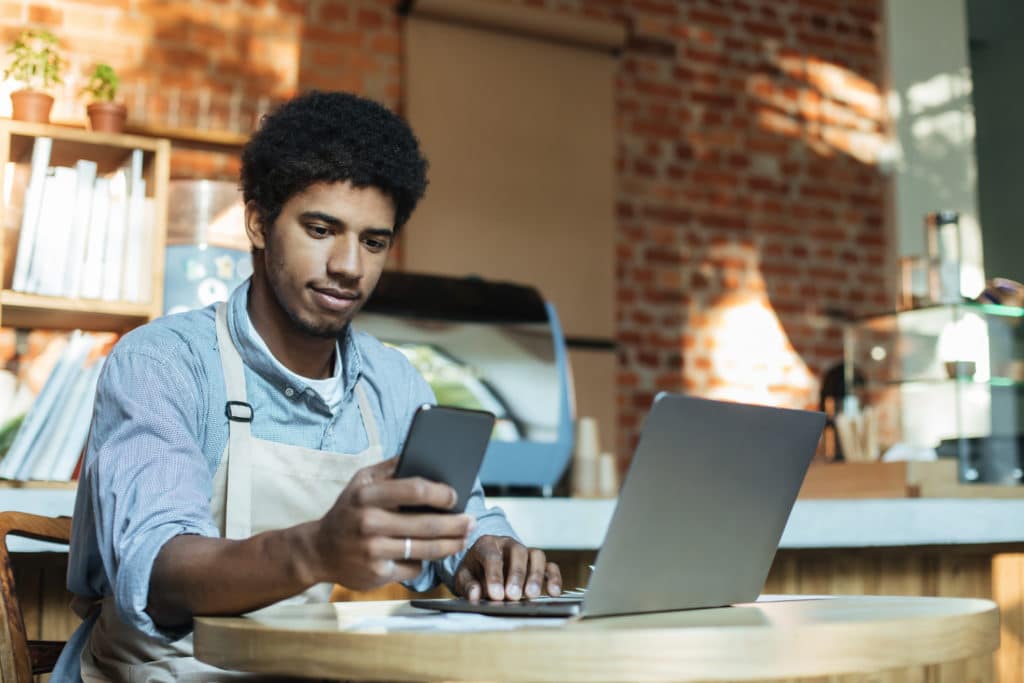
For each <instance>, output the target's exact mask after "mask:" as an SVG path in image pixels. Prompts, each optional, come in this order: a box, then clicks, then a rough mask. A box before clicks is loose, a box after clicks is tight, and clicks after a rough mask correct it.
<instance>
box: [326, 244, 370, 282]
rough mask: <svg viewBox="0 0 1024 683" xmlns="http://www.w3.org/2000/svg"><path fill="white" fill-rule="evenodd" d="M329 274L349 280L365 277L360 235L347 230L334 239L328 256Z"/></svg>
mask: <svg viewBox="0 0 1024 683" xmlns="http://www.w3.org/2000/svg"><path fill="white" fill-rule="evenodd" d="M327 274H328V275H329V276H331V277H332V278H337V279H340V280H345V281H349V282H351V281H358V280H359V279H361V278H362V277H363V250H362V249H361V245H360V243H359V236H358V235H353V234H350V233H348V232H346V233H343V234H341V235H338V236H337V237H336V238H335V239H334V240H333V244H332V245H331V252H330V254H329V255H328V258H327Z"/></svg>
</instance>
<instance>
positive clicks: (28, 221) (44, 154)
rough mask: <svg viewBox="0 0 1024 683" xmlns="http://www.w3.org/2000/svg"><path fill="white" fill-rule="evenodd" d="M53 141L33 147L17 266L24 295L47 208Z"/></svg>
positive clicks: (16, 275) (16, 277)
mask: <svg viewBox="0 0 1024 683" xmlns="http://www.w3.org/2000/svg"><path fill="white" fill-rule="evenodd" d="M52 148H53V140H52V139H51V138H47V137H38V138H36V140H35V143H34V144H33V145H32V164H31V168H32V170H31V173H30V175H29V181H28V189H27V190H26V191H25V203H24V206H23V209H22V216H21V234H20V235H19V236H18V253H17V256H16V257H15V262H14V278H13V280H14V281H13V284H12V288H13V289H15V290H17V291H19V292H24V291H25V288H26V286H27V285H28V271H29V268H30V267H31V265H32V254H33V251H34V250H35V239H36V228H37V227H38V225H39V212H40V210H41V209H42V205H43V185H44V183H45V181H46V173H47V169H48V168H49V166H50V151H51V149H52Z"/></svg>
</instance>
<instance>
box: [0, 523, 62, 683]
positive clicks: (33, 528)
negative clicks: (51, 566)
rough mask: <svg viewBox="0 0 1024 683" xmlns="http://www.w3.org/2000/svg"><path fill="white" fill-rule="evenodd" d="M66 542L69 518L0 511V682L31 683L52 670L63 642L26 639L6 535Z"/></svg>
mask: <svg viewBox="0 0 1024 683" xmlns="http://www.w3.org/2000/svg"><path fill="white" fill-rule="evenodd" d="M8 535H12V536H22V537H24V538H31V539H34V540H37V541H52V542H56V543H68V542H69V541H70V540H71V518H70V517H43V516H41V515H33V514H29V513H26V512H0V681H2V682H3V683H31V681H32V676H33V675H34V674H40V673H47V672H49V671H52V670H53V667H54V664H56V662H57V657H58V656H59V655H60V651H61V649H63V647H64V643H62V642H59V641H43V640H29V639H28V634H27V633H26V632H25V620H24V618H23V617H22V614H21V606H20V605H19V604H18V595H17V593H16V592H15V588H14V567H13V566H12V564H11V557H10V553H9V552H8V550H7V536H8Z"/></svg>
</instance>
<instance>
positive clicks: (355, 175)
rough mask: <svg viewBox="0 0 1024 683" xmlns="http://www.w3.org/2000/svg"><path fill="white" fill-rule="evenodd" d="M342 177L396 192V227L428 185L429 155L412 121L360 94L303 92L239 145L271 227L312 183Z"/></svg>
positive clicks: (247, 181)
mask: <svg viewBox="0 0 1024 683" xmlns="http://www.w3.org/2000/svg"><path fill="white" fill-rule="evenodd" d="M345 181H350V182H351V183H352V184H353V185H355V186H356V187H375V188H377V189H379V190H381V191H382V192H383V193H384V194H386V195H387V196H388V197H390V198H391V200H392V201H393V202H394V204H395V225H394V226H393V227H394V230H395V232H396V233H397V232H398V231H399V230H400V229H401V227H402V226H403V225H405V222H406V221H407V220H409V216H410V215H411V214H412V211H413V209H414V208H416V203H417V202H418V201H419V200H420V198H421V197H422V196H423V193H424V192H425V191H426V189H427V161H426V159H424V158H423V155H422V153H421V152H420V149H419V143H418V141H417V140H416V136H415V135H413V132H412V130H411V129H410V128H409V125H408V124H407V123H406V122H405V121H403V120H402V119H401V118H399V116H398V115H396V114H395V113H393V112H392V111H390V110H389V109H388V108H387V107H385V106H383V105H381V104H378V103H377V102H373V101H372V100H368V99H365V98H362V97H359V96H357V95H352V94H350V93H342V92H322V91H316V90H313V91H310V92H307V93H305V94H303V95H299V96H298V97H296V98H294V99H292V100H289V101H288V102H285V103H284V104H282V105H281V106H280V107H278V108H277V109H276V110H274V111H273V112H272V113H270V114H268V115H267V116H265V117H264V118H263V121H262V124H261V125H260V128H259V130H257V131H256V132H255V133H254V134H253V135H252V137H251V138H250V139H249V141H248V142H247V143H246V145H245V148H244V149H243V150H242V182H241V184H242V196H243V198H244V199H245V202H246V203H249V202H253V203H254V204H255V207H256V210H257V213H258V215H259V217H260V220H261V222H262V223H263V225H264V226H266V227H268V228H269V227H270V226H273V224H274V222H275V221H276V220H277V217H278V216H279V215H280V213H281V209H282V207H283V206H284V205H285V203H286V202H287V201H288V200H289V199H291V198H292V197H293V196H295V195H296V194H298V193H300V192H303V191H304V190H306V188H308V187H309V186H310V185H313V184H315V183H318V182H345Z"/></svg>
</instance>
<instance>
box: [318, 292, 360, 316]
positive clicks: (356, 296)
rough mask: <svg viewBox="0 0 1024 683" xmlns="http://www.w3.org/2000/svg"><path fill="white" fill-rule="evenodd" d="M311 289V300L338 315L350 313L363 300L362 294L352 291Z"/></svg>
mask: <svg viewBox="0 0 1024 683" xmlns="http://www.w3.org/2000/svg"><path fill="white" fill-rule="evenodd" d="M311 289H312V290H313V299H314V300H316V302H317V304H319V305H320V306H321V307H323V308H326V309H327V310H329V311H334V312H338V313H342V312H345V311H351V310H352V309H353V308H355V307H356V306H358V305H359V301H360V300H361V299H362V298H363V296H362V294H361V293H360V292H359V291H358V290H354V289H337V288H335V287H311Z"/></svg>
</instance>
